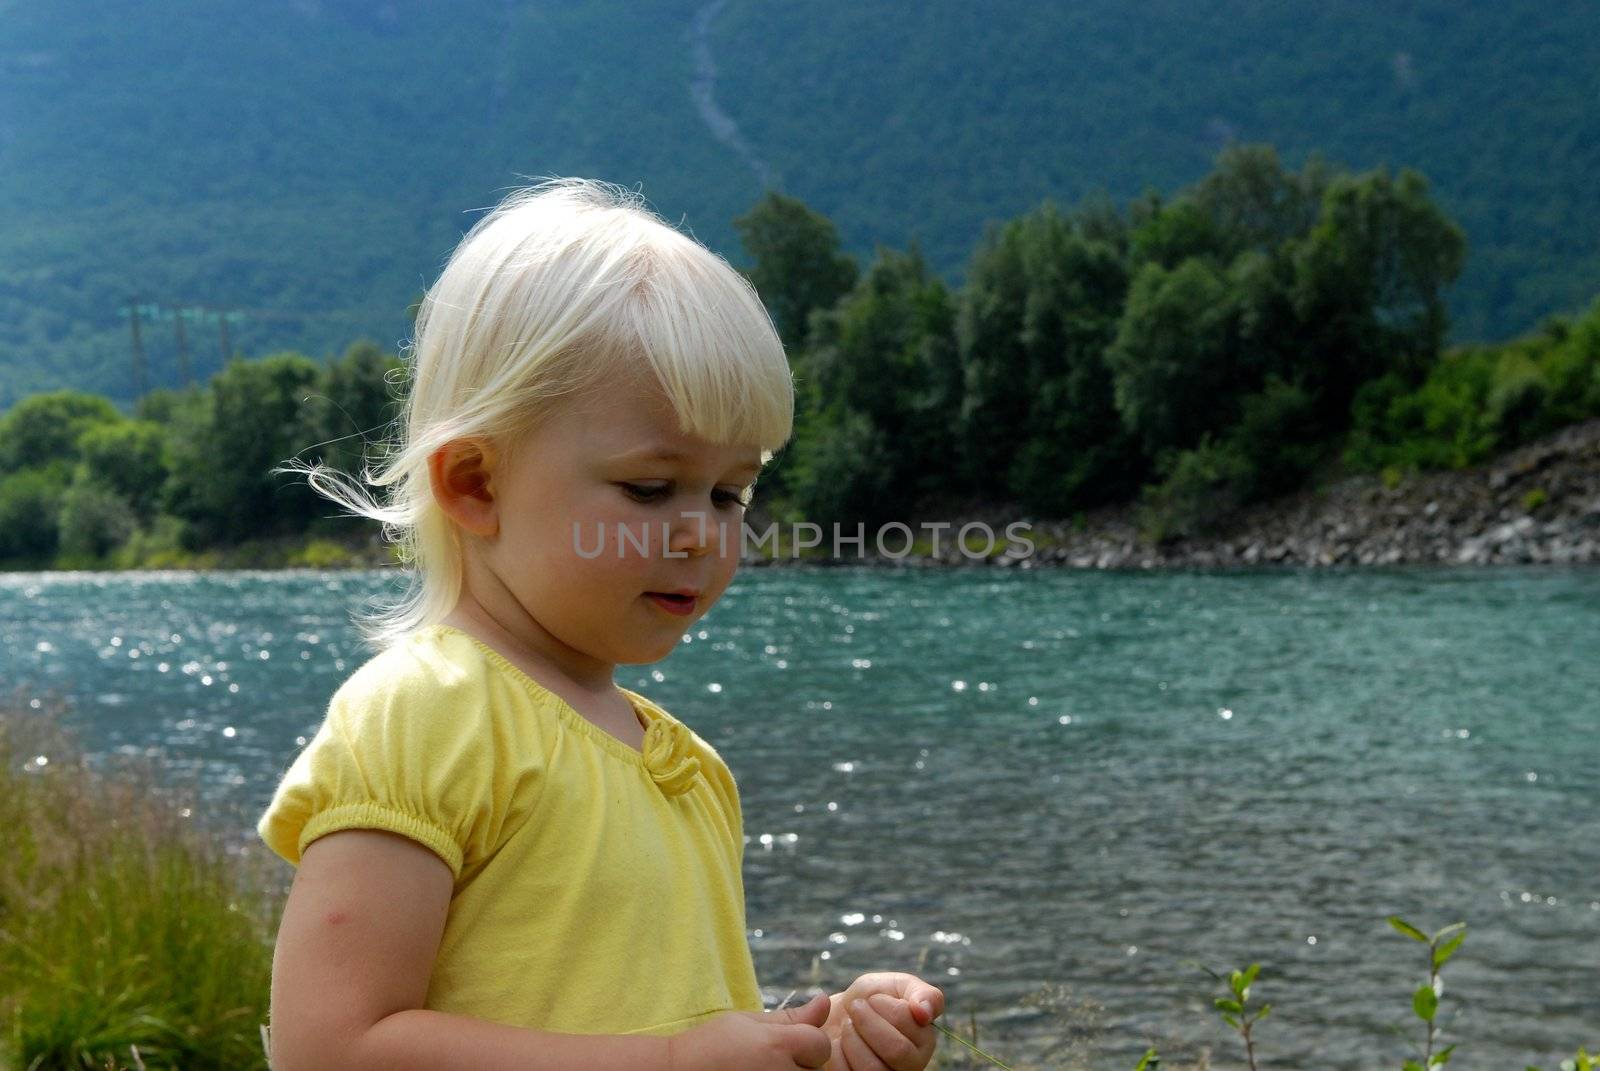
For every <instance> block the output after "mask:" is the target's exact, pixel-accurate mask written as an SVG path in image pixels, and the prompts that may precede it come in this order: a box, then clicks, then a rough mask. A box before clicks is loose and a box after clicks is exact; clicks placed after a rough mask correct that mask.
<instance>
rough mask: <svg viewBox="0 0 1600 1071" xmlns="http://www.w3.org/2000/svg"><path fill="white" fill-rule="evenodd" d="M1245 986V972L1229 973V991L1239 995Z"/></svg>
mask: <svg viewBox="0 0 1600 1071" xmlns="http://www.w3.org/2000/svg"><path fill="white" fill-rule="evenodd" d="M1244 986H1245V981H1244V972H1243V971H1229V972H1228V988H1229V989H1231V990H1233V991H1234V992H1235V993H1238V992H1240V991H1242V990H1243V989H1244Z"/></svg>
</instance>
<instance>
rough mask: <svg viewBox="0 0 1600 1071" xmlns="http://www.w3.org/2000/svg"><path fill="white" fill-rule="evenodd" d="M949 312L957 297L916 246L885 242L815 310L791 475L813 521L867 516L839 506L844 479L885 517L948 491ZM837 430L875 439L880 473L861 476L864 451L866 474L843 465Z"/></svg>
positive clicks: (952, 370)
mask: <svg viewBox="0 0 1600 1071" xmlns="http://www.w3.org/2000/svg"><path fill="white" fill-rule="evenodd" d="M954 319H955V300H954V298H953V296H952V295H951V294H950V291H949V289H948V288H947V287H946V286H945V285H944V283H943V282H941V281H940V280H939V279H938V278H936V277H934V276H932V275H930V274H929V272H928V267H927V264H926V262H925V261H924V260H923V257H922V253H921V251H920V249H918V248H917V246H916V245H915V244H913V246H912V247H911V249H910V250H909V251H907V252H905V253H899V252H895V251H893V250H882V249H880V250H879V252H878V256H877V259H876V260H875V261H874V262H873V264H872V266H871V268H870V269H869V270H868V272H867V274H866V276H865V277H864V278H862V280H861V281H860V282H859V283H858V284H857V285H856V287H855V288H854V289H853V290H852V291H851V292H850V293H849V294H847V295H846V296H845V297H843V298H842V299H841V300H840V301H839V302H838V303H837V304H836V305H835V306H834V307H833V308H831V309H826V310H819V311H818V312H817V313H816V314H815V315H814V316H813V318H812V328H811V339H812V342H811V345H810V346H809V347H808V348H807V349H806V350H804V351H802V353H801V354H800V355H799V357H798V358H797V361H796V378H797V380H798V381H799V385H800V390H801V393H802V395H803V397H804V398H805V405H804V406H802V407H801V410H802V420H803V423H804V432H803V434H797V435H796V437H795V438H796V448H795V451H796V460H795V476H794V479H793V480H792V481H791V483H792V486H793V488H794V490H793V495H794V498H795V502H796V504H797V505H799V506H800V507H801V510H802V512H804V513H806V515H807V516H810V517H812V518H813V519H818V518H820V517H821V516H822V515H823V511H824V510H827V511H830V512H829V513H828V514H827V515H828V519H830V520H845V519H867V515H866V514H860V513H858V514H840V513H837V512H832V511H837V510H838V509H841V508H843V505H842V503H844V502H845V501H846V500H847V499H849V498H850V496H849V495H843V496H842V495H841V492H840V488H839V486H838V485H839V482H840V481H841V480H845V481H851V482H856V483H862V484H863V486H865V487H870V488H872V490H871V491H870V492H864V493H863V494H862V495H861V496H860V498H861V499H862V501H863V503H865V505H867V506H870V507H871V513H872V515H873V517H876V518H878V519H882V520H888V519H893V517H894V516H897V515H901V514H904V513H905V512H907V511H909V510H912V509H915V508H916V507H917V505H918V504H919V503H920V502H921V501H922V500H924V499H925V498H926V497H927V496H929V495H931V494H934V493H937V492H948V491H949V489H950V480H949V476H950V472H951V469H952V467H953V465H954V463H955V456H956V453H955V451H956V443H955V441H954V436H953V435H952V428H953V426H954V424H955V421H956V418H957V414H958V407H959V404H960V390H961V369H960V364H959V362H958V360H957V356H956V349H955V340H954ZM840 434H844V435H846V436H847V437H852V441H857V442H858V444H870V447H868V446H864V447H863V449H869V450H870V453H871V455H872V457H873V458H875V460H874V461H873V462H872V464H873V465H876V466H878V467H879V468H881V470H882V471H878V472H871V473H868V472H866V471H864V470H865V469H866V468H867V467H868V461H867V458H866V457H865V456H864V457H862V458H861V459H860V462H859V465H858V467H859V468H860V469H862V470H863V471H860V472H857V473H855V474H853V475H851V474H848V473H846V472H843V471H840V470H839V467H838V466H839V465H842V464H843V463H844V460H845V458H844V457H843V456H841V455H840V454H839V452H838V449H837V442H836V441H829V440H830V439H831V438H833V437H836V436H838V435H840ZM807 454H810V455H812V458H811V459H810V460H807V459H806V455H807ZM821 456H826V457H827V458H828V459H830V460H829V461H828V462H827V463H826V464H824V463H823V462H821V461H819V460H817V458H818V457H821Z"/></svg>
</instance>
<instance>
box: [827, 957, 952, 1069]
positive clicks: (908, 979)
mask: <svg viewBox="0 0 1600 1071" xmlns="http://www.w3.org/2000/svg"><path fill="white" fill-rule="evenodd" d="M831 1000H832V1004H833V1006H832V1008H831V1010H830V1012H829V1015H828V1020H827V1022H825V1023H824V1024H823V1026H822V1029H823V1031H824V1032H825V1033H826V1034H827V1035H828V1037H829V1038H830V1039H832V1041H833V1050H834V1051H833V1055H832V1057H831V1058H830V1059H829V1061H828V1066H827V1068H826V1071H922V1069H923V1068H925V1067H927V1066H928V1061H929V1060H931V1059H933V1050H934V1047H935V1046H936V1044H937V1043H938V1038H937V1036H936V1035H935V1031H934V1028H933V1020H934V1019H936V1018H938V1017H939V1016H940V1015H942V1014H944V993H942V992H941V991H940V990H939V988H938V987H937V986H932V985H929V984H928V983H927V982H924V981H923V980H922V979H920V978H918V977H917V976H916V975H914V974H900V973H894V972H880V973H876V974H863V975H862V976H861V977H859V978H857V979H856V980H855V981H854V982H851V983H850V988H848V989H846V990H845V991H844V992H843V993H836V994H834V995H833V997H832V998H831ZM856 1001H862V1002H863V1006H862V1007H861V1008H856V1007H854V1005H855V1002H856ZM924 1004H926V1007H924Z"/></svg>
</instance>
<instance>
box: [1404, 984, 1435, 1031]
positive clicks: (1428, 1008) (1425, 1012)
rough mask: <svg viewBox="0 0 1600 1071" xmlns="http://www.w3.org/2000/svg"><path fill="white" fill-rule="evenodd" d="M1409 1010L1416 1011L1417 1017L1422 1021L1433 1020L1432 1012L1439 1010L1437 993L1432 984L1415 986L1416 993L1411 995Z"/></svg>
mask: <svg viewBox="0 0 1600 1071" xmlns="http://www.w3.org/2000/svg"><path fill="white" fill-rule="evenodd" d="M1411 1010H1412V1011H1414V1012H1416V1013H1417V1018H1418V1019H1421V1020H1422V1021H1423V1022H1425V1023H1431V1022H1433V1014H1434V1012H1436V1011H1438V1010H1439V994H1437V993H1435V992H1434V991H1433V986H1431V985H1421V986H1418V987H1417V991H1416V993H1414V994H1412V997H1411Z"/></svg>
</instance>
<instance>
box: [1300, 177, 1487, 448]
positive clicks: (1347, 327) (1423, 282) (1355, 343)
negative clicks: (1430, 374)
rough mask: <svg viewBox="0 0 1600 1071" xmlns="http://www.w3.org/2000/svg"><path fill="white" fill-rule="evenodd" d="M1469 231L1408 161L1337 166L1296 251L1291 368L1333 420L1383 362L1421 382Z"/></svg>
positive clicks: (1441, 331)
mask: <svg viewBox="0 0 1600 1071" xmlns="http://www.w3.org/2000/svg"><path fill="white" fill-rule="evenodd" d="M1465 254H1466V236H1465V234H1464V233H1463V232H1462V230H1461V228H1460V227H1459V226H1457V225H1456V224H1455V223H1453V222H1452V221H1450V220H1449V219H1447V218H1446V217H1445V216H1444V215H1443V214H1442V213H1441V212H1440V211H1439V209H1438V208H1437V207H1436V206H1435V205H1434V204H1433V202H1432V200H1431V199H1430V197H1429V195H1428V183H1427V180H1426V179H1425V178H1423V176H1422V175H1420V174H1418V173H1417V172H1416V171H1413V170H1411V169H1409V168H1407V169H1405V170H1403V171H1402V172H1401V173H1400V177H1399V179H1398V180H1397V181H1396V180H1392V179H1391V178H1390V177H1389V174H1388V171H1387V169H1386V168H1385V169H1380V170H1377V171H1372V172H1368V173H1366V174H1363V175H1359V176H1349V175H1340V176H1338V177H1336V178H1334V179H1333V180H1332V182H1331V183H1330V184H1329V185H1328V188H1327V190H1326V192H1325V193H1324V194H1323V198H1322V205H1321V213H1320V216H1319V218H1318V221H1317V225H1316V227H1315V228H1313V229H1312V231H1311V232H1310V234H1308V235H1307V236H1306V237H1305V238H1304V239H1303V240H1301V241H1300V242H1298V243H1297V244H1296V247H1295V249H1294V251H1293V262H1294V291H1293V293H1294V305H1295V312H1296V315H1297V318H1298V319H1299V322H1300V324H1301V329H1300V332H1299V337H1298V343H1299V352H1300V368H1299V369H1297V372H1298V373H1299V374H1298V375H1297V376H1296V378H1297V379H1299V380H1300V381H1301V382H1302V383H1304V384H1305V385H1306V386H1307V388H1308V389H1309V390H1310V391H1311V393H1312V395H1313V396H1314V397H1315V398H1316V399H1317V402H1318V406H1319V409H1320V411H1321V413H1322V414H1323V415H1324V417H1325V419H1326V420H1327V421H1328V422H1329V423H1330V424H1333V423H1342V422H1343V421H1345V420H1346V419H1347V418H1348V413H1349V408H1350V403H1351V401H1352V400H1353V398H1354V396H1355V392H1356V390H1357V389H1358V388H1359V387H1360V385H1361V384H1362V383H1364V382H1366V381H1368V380H1371V379H1375V378H1377V377H1378V376H1381V375H1383V374H1384V373H1386V372H1389V371H1391V370H1392V371H1395V372H1398V373H1399V374H1400V375H1401V376H1402V377H1403V378H1404V379H1405V380H1406V382H1408V383H1412V384H1416V383H1419V382H1421V380H1422V378H1423V377H1424V376H1425V375H1426V374H1427V371H1428V369H1429V368H1430V367H1431V366H1432V365H1433V364H1434V362H1435V361H1436V360H1437V359H1438V356H1439V347H1440V345H1441V344H1442V342H1443V340H1444V335H1445V330H1446V327H1447V321H1446V311H1445V303H1444V289H1445V287H1446V286H1448V285H1449V284H1450V283H1451V282H1453V281H1454V280H1455V278H1456V276H1457V275H1459V274H1460V272H1461V265H1462V261H1463V258H1464V257H1465Z"/></svg>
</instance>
